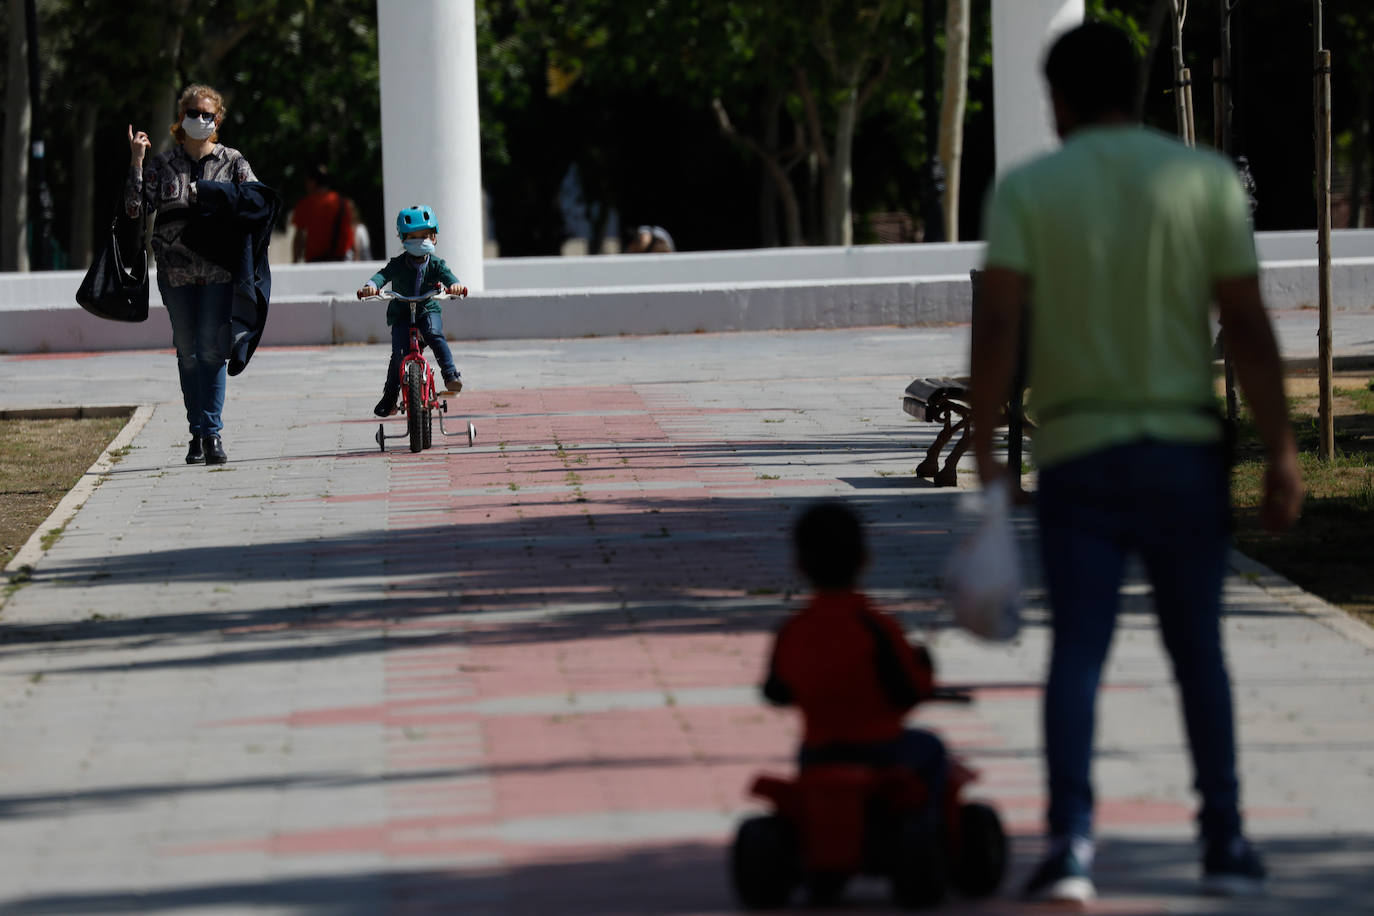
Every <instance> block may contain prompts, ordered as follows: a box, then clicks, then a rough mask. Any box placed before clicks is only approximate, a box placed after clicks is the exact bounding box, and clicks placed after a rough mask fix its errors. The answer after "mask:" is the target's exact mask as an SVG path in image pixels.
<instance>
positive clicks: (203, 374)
mask: <svg viewBox="0 0 1374 916" xmlns="http://www.w3.org/2000/svg"><path fill="white" fill-rule="evenodd" d="M160 280H161V278H159V281H160ZM158 291H159V292H160V293H162V304H163V305H165V306H167V317H169V318H170V319H171V320H172V346H173V347H175V348H176V351H177V372H178V374H179V375H180V376H181V399H182V401H183V402H185V404H186V422H187V424H188V425H189V426H190V428H191V435H192V436H217V435H219V431H220V430H221V429H222V428H223V427H224V424H223V422H222V420H221V414H222V413H223V412H224V391H225V388H226V387H227V384H228V378H229V373H228V369H227V367H226V364H227V362H228V358H229V318H230V313H231V309H232V307H233V296H234V293H233V285H232V284H230V283H211V284H207V285H205V286H167V285H165V284H163V283H161V282H159V283H158Z"/></svg>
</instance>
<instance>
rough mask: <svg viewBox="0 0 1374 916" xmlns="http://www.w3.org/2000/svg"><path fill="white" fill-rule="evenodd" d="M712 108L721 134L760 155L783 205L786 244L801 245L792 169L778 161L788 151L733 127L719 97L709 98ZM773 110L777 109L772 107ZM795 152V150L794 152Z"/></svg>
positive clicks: (799, 217)
mask: <svg viewBox="0 0 1374 916" xmlns="http://www.w3.org/2000/svg"><path fill="white" fill-rule="evenodd" d="M711 108H712V109H713V110H714V111H715V113H716V123H717V124H719V125H720V130H721V133H723V134H724V135H725V136H727V137H729V138H730V139H732V140H735V141H738V142H739V143H742V144H743V145H744V146H745V147H746V148H747V149H749V150H750V151H752V152H753V153H754V154H755V155H757V156H758V157H759V161H760V162H762V163H763V170H764V174H766V175H767V176H768V179H769V180H770V181H771V182H772V185H773V187H774V188H775V189H776V190H777V197H778V200H779V202H780V203H781V204H782V210H783V227H784V228H785V230H786V237H787V244H788V245H801V244H803V243H804V239H803V237H802V227H801V206H800V205H799V204H798V202H797V191H796V188H794V187H793V186H792V180H791V179H790V178H789V177H788V175H787V173H788V172H789V171H790V170H791V169H790V167H789V168H783V166H782V163H781V162H780V161H779V160H780V158H781V157H786V156H788V155H792V153H788V152H779V151H778V149H777V147H776V146H774V145H771V144H770V145H767V146H765V145H764V144H763V143H760V142H759V141H758V140H755V139H754V138H753V137H750V136H747V135H745V134H742V133H740V132H739V131H738V130H736V129H735V126H734V124H733V123H732V122H731V121H730V115H729V113H728V112H727V111H726V110H725V103H724V102H722V101H721V100H720V99H718V98H717V99H712V100H711ZM774 110H776V109H774ZM793 152H795V150H794V151H793Z"/></svg>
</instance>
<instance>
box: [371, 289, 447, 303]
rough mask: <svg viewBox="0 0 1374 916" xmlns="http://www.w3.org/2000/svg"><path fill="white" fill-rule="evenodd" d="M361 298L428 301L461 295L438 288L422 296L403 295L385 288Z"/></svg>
mask: <svg viewBox="0 0 1374 916" xmlns="http://www.w3.org/2000/svg"><path fill="white" fill-rule="evenodd" d="M360 298H361V299H362V300H363V301H367V300H368V299H383V300H390V299H399V300H400V301H402V302H428V301H429V300H431V299H457V298H459V297H457V296H450V295H449V294H448V293H444V292H440V291H439V290H437V289H436V290H435V291H434V292H432V293H425V294H424V295H421V296H403V295H401V294H400V293H397V292H393V291H392V290H389V289H384V290H382V291H381V292H379V293H377V294H376V295H375V296H361V297H360Z"/></svg>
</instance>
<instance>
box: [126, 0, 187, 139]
mask: <svg viewBox="0 0 1374 916" xmlns="http://www.w3.org/2000/svg"><path fill="white" fill-rule="evenodd" d="M190 9H191V0H176V2H175V3H174V4H172V9H171V10H170V11H169V13H168V16H167V17H166V18H165V19H164V20H163V25H164V27H165V28H166V30H167V31H166V33H165V34H166V40H165V41H163V43H162V47H163V53H162V54H161V55H160V56H159V57H158V59H157V61H156V62H155V66H160V67H161V73H160V74H159V76H158V79H156V80H154V85H157V84H158V83H159V82H161V85H162V86H163V87H165V88H164V89H163V92H165V93H166V94H165V95H164V94H161V93H154V94H153V98H152V99H149V100H148V105H149V106H150V108H151V110H150V112H149V113H148V115H147V123H148V125H149V126H148V129H147V130H148V139H149V140H151V141H152V143H153V148H152V150H151V151H150V152H153V153H160V152H162V151H164V150H168V149H171V147H172V133H171V131H169V130H168V129H167V128H168V127H169V126H170V125H171V123H172V121H171V119H172V118H174V117H176V113H177V96H178V94H179V92H180V87H179V86H178V85H177V83H178V82H179V80H178V79H177V68H178V67H179V66H180V63H181V43H182V39H183V38H184V37H185V35H186V27H185V25H184V23H185V21H186V14H187V13H188V12H189V11H190ZM138 129H139V128H138V126H137V125H135V126H134V130H138Z"/></svg>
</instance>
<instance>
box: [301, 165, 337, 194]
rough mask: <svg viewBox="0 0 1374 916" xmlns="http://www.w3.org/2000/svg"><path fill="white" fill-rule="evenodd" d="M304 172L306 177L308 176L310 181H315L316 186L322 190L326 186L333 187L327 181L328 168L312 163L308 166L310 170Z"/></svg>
mask: <svg viewBox="0 0 1374 916" xmlns="http://www.w3.org/2000/svg"><path fill="white" fill-rule="evenodd" d="M305 174H306V177H307V178H309V179H310V180H311V181H313V182H315V185H316V187H318V188H319V189H320V190H322V191H323V190H325V189H327V188H330V187H333V186H332V185H331V184H330V183H329V169H328V168H326V167H325V166H323V165H312V166H311V167H310V171H308V172H306V173H305Z"/></svg>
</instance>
